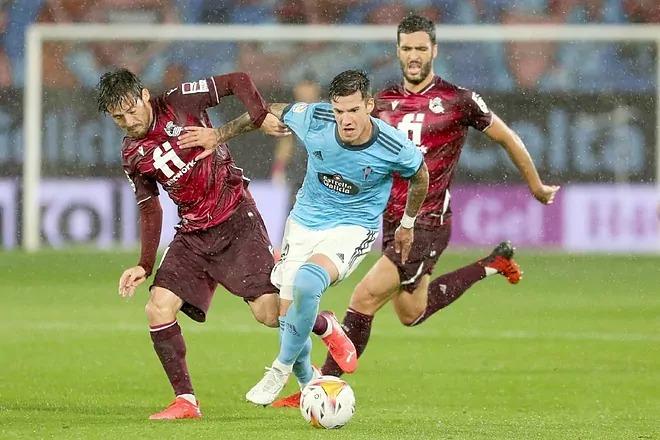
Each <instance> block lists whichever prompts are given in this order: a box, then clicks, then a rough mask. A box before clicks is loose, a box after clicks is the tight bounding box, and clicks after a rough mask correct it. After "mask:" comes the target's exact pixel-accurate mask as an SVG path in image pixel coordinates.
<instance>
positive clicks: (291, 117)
mask: <svg viewBox="0 0 660 440" xmlns="http://www.w3.org/2000/svg"><path fill="white" fill-rule="evenodd" d="M317 107H318V106H317V105H316V104H307V103H306V102H296V103H293V104H289V105H288V106H287V107H286V108H285V109H284V111H283V112H282V122H284V124H285V125H286V126H287V127H289V128H290V129H291V130H292V131H293V132H294V133H295V134H296V136H298V138H299V139H300V140H301V141H304V140H305V137H306V136H307V132H309V127H310V126H311V125H312V118H313V116H314V112H315V111H316V108H317Z"/></svg>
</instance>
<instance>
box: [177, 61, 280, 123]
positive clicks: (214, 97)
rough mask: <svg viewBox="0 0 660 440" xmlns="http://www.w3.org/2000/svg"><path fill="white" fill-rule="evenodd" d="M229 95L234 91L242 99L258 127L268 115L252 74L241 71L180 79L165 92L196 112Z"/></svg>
mask: <svg viewBox="0 0 660 440" xmlns="http://www.w3.org/2000/svg"><path fill="white" fill-rule="evenodd" d="M229 95H235V96H236V97H237V98H238V99H239V100H240V101H241V102H242V103H243V105H244V106H245V108H246V109H247V111H248V114H249V115H250V120H251V121H252V123H253V124H254V125H255V126H257V127H260V126H261V123H262V122H263V120H264V118H265V117H266V115H268V107H267V106H266V102H265V101H264V99H263V97H262V96H261V94H260V93H259V91H258V90H257V87H256V86H255V85H254V82H253V81H252V78H250V76H249V75H248V74H247V73H244V72H232V73H228V74H225V75H216V76H210V77H208V78H204V79H200V80H199V81H194V82H185V83H182V84H181V85H180V86H179V87H177V88H175V89H172V90H170V91H168V92H167V93H166V94H165V101H166V102H168V103H170V104H172V105H174V106H175V107H178V108H181V109H183V110H185V111H188V112H190V113H193V114H196V113H199V112H201V111H203V110H206V109H207V108H209V107H214V106H216V105H218V104H219V103H220V98H222V97H224V96H229Z"/></svg>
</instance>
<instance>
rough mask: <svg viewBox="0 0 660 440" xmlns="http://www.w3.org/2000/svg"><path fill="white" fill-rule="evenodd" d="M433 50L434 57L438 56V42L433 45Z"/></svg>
mask: <svg viewBox="0 0 660 440" xmlns="http://www.w3.org/2000/svg"><path fill="white" fill-rule="evenodd" d="M432 51H433V58H436V57H437V56H438V44H437V43H436V44H434V45H433V49H432Z"/></svg>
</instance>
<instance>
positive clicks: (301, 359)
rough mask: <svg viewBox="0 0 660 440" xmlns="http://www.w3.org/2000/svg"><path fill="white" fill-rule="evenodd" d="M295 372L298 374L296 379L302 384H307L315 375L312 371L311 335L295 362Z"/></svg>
mask: <svg viewBox="0 0 660 440" xmlns="http://www.w3.org/2000/svg"><path fill="white" fill-rule="evenodd" d="M293 374H295V375H296V379H298V382H300V383H301V384H302V385H307V383H308V382H309V381H310V380H312V377H314V372H313V371H312V338H310V337H308V338H307V341H305V345H303V349H302V351H301V352H300V354H298V359H296V362H295V363H294V364H293Z"/></svg>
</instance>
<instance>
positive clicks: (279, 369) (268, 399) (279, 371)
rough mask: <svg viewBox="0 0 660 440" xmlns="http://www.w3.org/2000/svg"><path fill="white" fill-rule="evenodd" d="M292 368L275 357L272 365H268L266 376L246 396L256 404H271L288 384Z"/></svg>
mask: <svg viewBox="0 0 660 440" xmlns="http://www.w3.org/2000/svg"><path fill="white" fill-rule="evenodd" d="M291 368H292V366H287V365H284V364H283V363H281V362H279V361H278V360H277V359H275V360H274V361H273V365H272V366H270V367H266V373H265V374H264V377H262V378H261V380H260V381H259V382H257V384H256V385H255V386H253V387H252V389H251V390H250V391H248V392H247V394H245V398H246V399H247V400H248V401H249V402H252V403H254V404H256V405H270V404H271V403H273V401H274V400H275V399H276V398H277V396H278V395H279V394H280V392H282V388H284V385H286V381H287V380H288V379H289V375H290V374H291Z"/></svg>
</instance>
